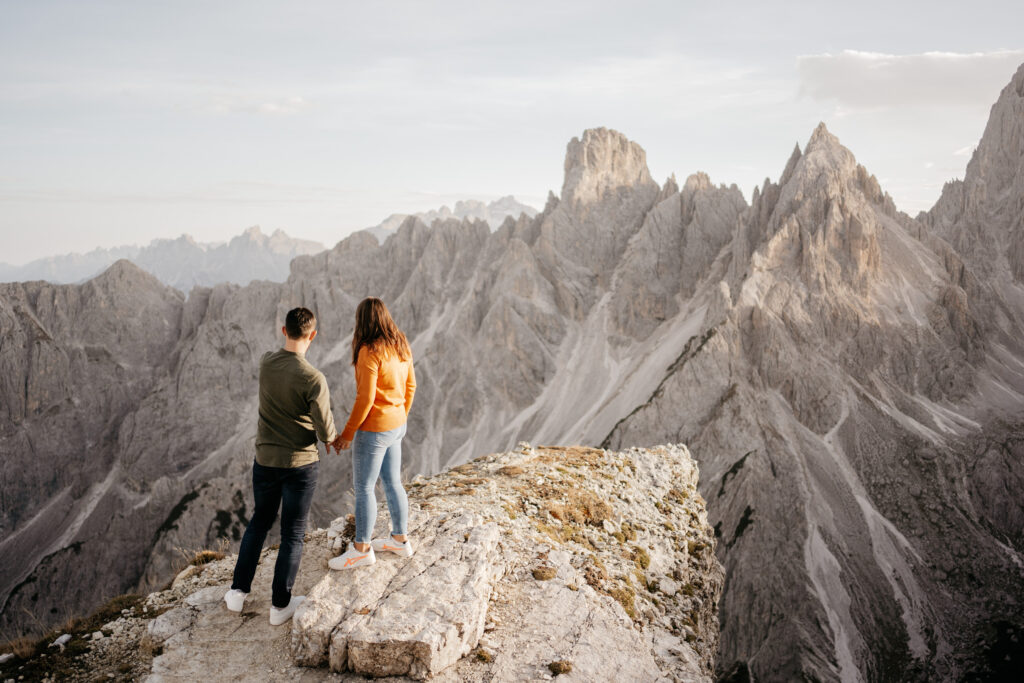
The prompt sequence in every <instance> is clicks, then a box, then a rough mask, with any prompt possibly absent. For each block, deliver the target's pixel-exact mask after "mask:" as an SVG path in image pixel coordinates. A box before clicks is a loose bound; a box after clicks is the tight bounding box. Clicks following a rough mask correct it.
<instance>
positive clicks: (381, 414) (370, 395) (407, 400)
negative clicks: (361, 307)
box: [342, 345, 416, 440]
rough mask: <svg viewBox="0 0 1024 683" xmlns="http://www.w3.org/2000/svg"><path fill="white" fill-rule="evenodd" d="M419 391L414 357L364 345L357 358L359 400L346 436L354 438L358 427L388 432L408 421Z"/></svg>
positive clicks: (349, 422)
mask: <svg viewBox="0 0 1024 683" xmlns="http://www.w3.org/2000/svg"><path fill="white" fill-rule="evenodd" d="M415 393H416V375H415V372H414V370H413V366H412V358H411V357H410V358H409V359H407V360H403V359H402V357H401V356H400V355H399V354H398V353H397V352H396V351H394V350H393V349H387V348H384V349H379V350H378V349H373V348H371V347H369V346H365V345H364V346H363V347H362V348H360V349H359V355H358V358H357V361H356V402H355V405H354V406H353V408H352V414H351V416H350V417H349V421H348V424H347V425H345V430H344V432H343V433H342V435H343V436H344V437H345V439H347V440H350V439H351V438H352V436H354V435H355V432H356V430H357V429H362V430H363V431H368V432H386V431H388V430H391V429H395V428H396V427H400V426H401V425H403V424H405V421H406V418H407V417H408V415H409V408H410V407H411V406H412V400H413V395H414V394H415Z"/></svg>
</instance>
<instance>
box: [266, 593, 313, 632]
mask: <svg viewBox="0 0 1024 683" xmlns="http://www.w3.org/2000/svg"><path fill="white" fill-rule="evenodd" d="M305 600H306V596H305V595H293V596H292V599H291V600H289V601H288V606H287V607H281V608H280V609H278V608H277V607H274V606H273V605H271V606H270V625H271V626H280V625H281V624H283V623H284V622H286V621H288V620H289V619H291V618H292V615H293V614H295V608H296V607H298V606H299V605H301V604H302V603H303V602H305Z"/></svg>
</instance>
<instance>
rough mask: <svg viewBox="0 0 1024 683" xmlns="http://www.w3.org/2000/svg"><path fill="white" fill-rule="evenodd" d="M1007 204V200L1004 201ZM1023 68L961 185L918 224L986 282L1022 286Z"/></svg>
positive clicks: (995, 109) (948, 188)
mask: <svg viewBox="0 0 1024 683" xmlns="http://www.w3.org/2000/svg"><path fill="white" fill-rule="evenodd" d="M1008 200H1009V201H1008ZM1022 210H1024V64H1021V65H1020V67H1019V68H1018V69H1017V71H1016V73H1015V74H1014V75H1013V77H1012V78H1011V80H1010V82H1009V83H1008V84H1007V85H1006V87H1004V88H1003V90H1002V92H1000V94H999V98H998V99H997V100H996V102H995V104H993V105H992V110H991V112H990V113H989V118H988V123H987V124H986V125H985V132H984V134H983V135H982V136H981V140H980V141H979V143H978V146H977V148H976V149H975V150H974V154H973V155H972V156H971V160H970V162H969V163H968V164H967V169H966V171H965V173H964V179H963V181H962V182H960V181H953V182H951V183H947V184H946V185H945V186H944V187H943V188H942V194H941V195H940V197H939V199H938V201H937V202H936V203H935V206H933V207H932V208H931V210H930V211H929V212H928V213H927V214H923V215H921V216H920V219H921V220H922V221H923V222H924V223H925V224H926V225H928V226H929V227H930V228H931V229H932V230H933V231H934V232H935V233H937V234H938V235H939V236H940V237H942V238H943V239H945V240H947V241H948V242H949V243H950V244H951V245H953V247H954V248H955V249H956V251H957V252H958V253H959V254H960V255H962V256H963V257H964V260H965V261H967V262H968V263H969V264H971V265H972V266H973V267H974V268H975V270H977V271H978V272H979V273H980V274H981V275H983V276H986V277H1000V275H1001V273H1002V272H1004V271H1009V272H1010V273H1011V274H1012V276H1013V278H1014V279H1015V280H1017V281H1018V282H1024V229H1022V228H1024V225H1022V222H1021V220H1022V219H1021V211H1022Z"/></svg>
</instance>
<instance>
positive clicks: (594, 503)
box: [544, 488, 612, 526]
mask: <svg viewBox="0 0 1024 683" xmlns="http://www.w3.org/2000/svg"><path fill="white" fill-rule="evenodd" d="M565 493H566V496H565V498H564V499H563V500H562V501H558V502H555V501H551V502H548V503H545V506H544V507H545V509H546V510H547V511H548V512H550V513H551V516H552V517H554V518H556V519H558V520H559V521H562V522H572V523H573V524H590V525H593V526H597V525H600V524H601V523H602V522H604V520H606V519H610V518H611V516H612V507H611V505H609V504H608V503H607V502H605V501H604V500H602V499H601V498H599V497H598V496H597V494H595V493H592V492H590V491H587V490H581V489H576V488H572V489H569V490H567V491H566V492H565Z"/></svg>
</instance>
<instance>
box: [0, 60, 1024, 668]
mask: <svg viewBox="0 0 1024 683" xmlns="http://www.w3.org/2000/svg"><path fill="white" fill-rule="evenodd" d="M1021 78H1022V76H1021V72H1018V74H1017V76H1015V77H1014V81H1013V82H1012V83H1011V84H1010V86H1008V88H1007V90H1005V91H1004V93H1003V95H1002V96H1001V98H1000V101H999V103H997V105H996V107H994V108H993V121H998V123H996V124H993V123H991V122H990V124H989V127H988V129H987V130H986V133H985V137H984V138H983V140H982V142H981V144H980V145H979V151H978V153H977V154H976V155H975V158H974V159H973V160H972V162H971V165H970V166H969V168H968V173H967V176H966V178H965V181H964V183H963V184H962V188H963V190H962V191H963V192H964V193H965V194H963V195H962V197H961V196H960V195H957V193H958V192H961V190H959V189H957V188H958V187H961V186H959V185H956V184H954V185H953V186H951V188H947V191H946V192H945V193H944V195H943V198H942V199H941V200H940V201H939V203H938V204H937V205H936V207H935V209H933V210H932V212H930V213H929V214H927V215H924V216H922V217H919V218H918V219H913V218H910V217H909V216H907V215H905V214H903V213H901V212H899V211H898V210H897V209H896V207H895V206H894V205H893V202H892V200H891V199H890V198H889V196H888V195H887V194H886V193H885V192H884V190H883V188H881V187H880V185H879V183H878V182H877V180H876V179H875V178H874V177H873V176H872V175H871V174H870V173H869V172H868V171H867V170H866V169H864V168H863V167H861V166H859V165H858V164H857V162H856V160H855V158H854V156H853V154H852V153H851V152H850V150H848V149H846V148H845V147H843V146H842V144H840V142H839V141H838V140H837V139H836V138H835V136H833V135H832V134H831V133H829V131H828V130H827V129H826V128H825V126H824V125H821V126H819V127H818V128H817V129H815V130H814V131H813V133H812V134H811V136H810V138H809V140H808V141H807V143H806V144H805V145H804V146H803V148H802V149H801V148H800V147H797V149H796V150H794V152H793V154H792V155H791V157H790V159H789V161H788V162H787V163H786V164H784V165H782V164H780V166H782V172H781V175H780V177H779V179H778V181H777V182H771V181H766V182H765V184H764V185H763V186H762V187H760V188H758V189H757V190H756V191H755V193H754V195H753V198H752V201H751V203H750V204H749V205H748V204H747V202H746V200H745V199H744V197H743V196H742V194H741V193H740V192H739V190H737V189H736V188H735V187H727V186H723V185H714V184H713V183H712V182H711V180H710V179H709V178H708V177H707V176H705V175H703V174H699V173H697V174H694V175H692V176H690V177H689V178H687V180H686V181H685V182H684V183H683V185H682V187H680V186H679V185H678V183H677V182H676V181H675V180H674V179H670V180H669V181H667V182H666V183H665V184H664V185H663V186H660V187H659V185H658V184H656V183H655V182H654V181H653V180H652V179H651V177H650V174H649V172H648V171H647V169H646V163H645V158H644V153H643V150H642V149H641V148H640V147H639V146H638V145H637V144H636V143H634V142H631V141H629V140H628V139H627V138H626V137H625V136H623V135H621V134H619V133H617V132H615V131H611V130H606V129H596V130H591V131H585V132H584V134H583V135H582V136H581V138H579V139H574V140H573V141H571V142H570V143H569V146H568V150H567V156H566V165H565V169H566V175H565V183H564V185H563V188H562V194H561V197H556V196H554V195H551V196H550V197H549V200H548V202H547V205H546V206H545V207H544V210H543V211H541V212H540V213H539V214H538V215H537V216H536V217H533V218H531V217H528V216H525V215H521V216H520V217H519V218H518V219H511V218H510V219H508V220H506V221H505V223H504V224H503V225H502V226H501V228H500V229H498V230H497V231H494V232H492V231H491V229H490V226H488V225H487V224H486V223H485V222H484V221H479V220H478V221H473V220H463V221H458V220H441V221H435V222H434V223H433V225H432V226H427V225H425V224H423V222H422V221H420V220H418V219H416V218H415V217H413V218H409V219H407V220H406V221H405V222H404V223H402V225H401V227H400V228H398V230H397V231H396V232H395V233H394V234H393V235H391V236H390V237H388V238H387V239H386V240H385V241H384V242H383V243H382V244H381V243H379V242H378V241H377V239H376V238H374V237H373V236H372V235H369V234H367V233H365V232H362V233H357V234H355V235H353V236H351V237H349V238H347V239H345V240H343V241H341V242H340V243H339V244H338V245H337V246H336V247H334V248H333V249H331V250H329V251H325V252H321V253H318V254H315V255H310V256H303V257H299V258H296V259H295V260H294V261H293V262H292V265H291V275H290V277H289V279H288V281H287V282H285V283H284V284H271V283H258V284H253V285H250V286H248V287H237V286H218V287H215V288H213V289H207V290H197V291H196V292H194V293H192V294H191V295H190V296H189V297H188V299H187V300H183V299H182V297H181V296H180V295H177V296H176V295H175V294H174V293H173V292H170V291H168V290H166V288H161V287H162V286H161V285H159V283H157V282H155V281H149V280H146V281H145V282H143V281H142V280H140V281H139V282H137V283H135V284H134V285H133V286H131V287H126V290H127V289H130V290H131V294H130V296H131V297H143V298H144V299H145V300H146V301H147V302H148V301H150V300H152V301H153V302H156V303H147V305H146V307H145V308H146V310H147V311H150V312H149V313H147V314H146V315H148V316H151V317H154V319H153V320H150V321H149V323H148V326H147V328H143V329H144V330H145V331H144V332H139V329H140V328H139V325H143V324H144V323H142V322H138V323H137V322H136V321H135V320H133V318H132V317H131V316H123V317H118V316H114V319H113V320H112V321H111V322H110V323H109V324H108V325H107V327H106V328H104V329H107V328H110V325H113V328H112V329H115V330H116V333H110V334H108V335H106V336H103V335H100V334H98V333H96V332H95V331H93V329H92V328H91V327H89V324H90V323H88V322H86V321H88V320H95V319H96V318H95V316H96V315H98V312H99V311H103V310H106V309H105V308H104V307H110V306H111V305H113V304H111V303H109V302H107V301H105V300H103V299H94V298H89V297H87V296H86V294H85V292H86V291H87V290H86V289H85V288H88V287H94V288H95V287H96V285H94V284H92V283H90V284H86V285H82V286H80V287H66V288H60V287H54V286H49V285H39V284H35V285H7V286H4V288H3V289H0V300H2V302H3V303H2V306H0V325H2V326H3V334H4V336H3V339H4V346H3V347H0V363H2V364H3V367H4V369H5V373H4V377H3V378H2V379H0V382H3V383H2V384H0V388H2V390H3V392H4V393H3V406H4V410H5V413H4V415H5V417H4V418H3V419H4V421H3V423H2V424H0V429H2V430H3V432H2V433H3V436H4V441H3V444H4V446H3V449H4V452H3V460H2V462H3V465H2V466H3V468H4V469H3V470H2V471H3V477H4V482H5V484H4V488H3V492H4V493H3V495H4V496H5V498H4V508H3V520H4V524H5V525H6V526H5V528H4V535H3V536H2V540H0V551H2V552H0V557H2V558H3V559H2V560H0V561H2V562H4V563H6V564H5V566H4V567H3V572H2V576H3V577H4V579H5V581H6V584H5V585H4V586H3V593H2V595H5V596H7V597H6V599H5V603H4V611H3V613H2V620H3V622H2V623H3V626H4V628H5V629H15V628H17V627H20V626H23V625H24V624H25V622H24V621H23V617H22V616H21V615H22V614H24V612H23V610H22V609H21V608H22V607H32V608H33V609H35V610H36V613H39V614H43V615H46V614H47V613H48V610H50V609H51V608H53V607H54V606H55V604H56V603H55V602H54V601H55V600H56V598H55V597H54V591H52V590H50V589H48V588H47V587H52V586H57V585H61V586H68V585H75V586H77V585H86V584H82V583H79V582H82V581H85V580H88V581H91V583H89V584H88V585H90V586H94V587H95V588H94V589H93V590H91V591H89V592H78V593H76V595H79V596H81V597H79V598H77V599H79V600H80V604H81V606H82V607H85V606H86V603H88V602H89V601H90V600H92V599H93V593H96V594H97V596H98V595H99V594H100V593H103V592H106V593H108V594H109V593H113V592H116V591H119V590H125V589H127V588H131V587H133V586H135V585H136V584H139V583H144V584H145V583H147V582H148V583H150V584H152V583H156V582H159V581H161V580H165V579H166V577H168V576H169V575H170V573H171V571H172V569H173V567H172V565H173V562H174V558H175V551H174V549H175V548H177V547H185V548H195V547H199V546H204V545H215V544H216V543H217V542H218V540H219V539H225V540H226V542H227V543H229V544H234V543H235V542H236V540H237V537H238V534H239V531H240V529H241V528H242V527H243V526H244V520H245V519H246V515H247V514H248V510H249V505H250V503H249V495H250V494H249V489H248V480H247V477H248V468H249V466H250V463H251V458H252V439H253V436H254V433H255V409H256V406H255V400H254V396H255V393H256V391H255V389H256V375H255V368H256V363H257V359H258V358H259V356H260V355H261V354H262V353H263V352H264V351H266V350H268V349H271V348H274V347H275V346H276V345H277V344H278V343H279V341H278V338H277V336H276V335H277V332H276V330H278V329H279V328H280V325H281V321H282V319H283V316H284V313H285V312H286V311H287V310H288V309H289V308H291V307H293V306H296V305H305V306H308V307H310V308H312V309H313V310H314V311H316V313H317V315H318V317H319V320H320V323H319V324H320V335H319V336H318V337H317V340H316V341H315V342H314V344H313V346H312V347H311V349H310V353H309V357H310V360H311V361H312V362H313V364H314V365H316V366H318V367H320V368H321V369H322V370H323V371H324V372H325V374H326V375H327V378H328V380H329V382H330V383H331V387H332V391H333V396H334V403H335V411H336V413H337V416H338V417H339V418H343V417H344V414H345V412H346V411H347V409H348V407H349V406H350V405H351V402H352V400H353V398H354V387H353V382H352V379H351V377H352V370H351V366H350V347H349V344H350V339H351V337H350V334H351V329H352V318H353V313H354V310H355V306H356V304H357V303H358V302H359V300H360V299H361V298H363V297H364V296H367V295H373V296H380V297H382V298H384V300H385V301H387V303H388V305H389V307H390V308H391V310H392V312H393V313H394V315H395V317H396V320H397V321H398V322H399V324H400V325H401V327H402V328H403V329H404V330H405V331H406V333H407V334H408V335H409V338H410V339H411V340H412V345H413V350H414V354H415V358H416V367H417V378H418V379H419V389H418V391H417V397H416V405H415V406H414V407H413V410H412V414H411V416H410V429H409V435H408V437H407V440H406V442H405V447H404V449H403V450H404V458H405V463H406V469H407V471H408V473H409V474H410V475H413V474H416V473H433V472H437V471H439V470H441V469H444V468H446V467H450V466H453V465H459V464H461V463H464V462H466V461H467V460H469V459H470V458H472V457H476V456H477V455H479V454H481V453H489V452H499V451H503V450H507V449H508V448H510V447H511V446H512V445H514V444H515V443H517V442H518V441H521V440H525V441H529V442H531V443H534V444H552V443H559V444H572V443H579V444H586V445H591V446H600V447H606V448H609V449H614V450H621V449H625V448H629V447H633V446H638V447H650V446H654V445H657V444H664V443H686V444H688V445H689V447H690V449H691V451H692V453H693V455H694V457H695V458H696V460H697V461H698V462H699V463H700V468H701V473H702V476H701V482H700V490H701V493H702V494H703V496H704V498H706V499H707V501H708V512H709V518H710V522H711V524H712V526H713V527H714V528H715V529H716V530H717V534H718V539H717V553H718V557H719V558H720V559H721V561H722V563H723V564H724V566H725V568H726V584H725V589H724V592H723V595H722V603H721V611H720V619H721V647H720V655H719V661H718V667H719V669H720V671H721V673H723V674H725V675H729V676H732V675H735V676H738V677H742V676H743V675H745V674H747V673H749V674H752V675H753V676H754V677H755V678H758V679H762V680H788V679H793V678H800V677H806V678H810V679H820V680H893V679H910V680H913V679H949V678H959V677H970V676H986V675H998V674H1000V673H1002V672H1003V671H1004V669H1001V668H1000V667H1011V669H1009V670H1013V667H1018V666H1020V662H1019V661H1018V660H1016V659H1014V657H1018V656H1019V655H1017V654H1015V652H1016V651H1015V650H1014V649H1013V648H1009V647H1008V645H1007V644H1008V643H1012V642H1013V640H1012V638H1014V637H1019V634H1020V629H1021V628H1024V624H1022V618H1021V616H1020V615H1021V614H1022V613H1024V610H1021V608H1020V602H1021V599H1022V595H1024V580H1022V574H1021V570H1020V567H1021V566H1022V562H1024V558H1022V557H1021V544H1022V542H1024V539H1022V537H1021V529H1022V528H1024V524H1022V522H1024V507H1022V505H1024V502H1022V501H1024V499H1022V498H1021V497H1020V496H1019V495H1018V493H1017V492H1018V491H1019V490H1020V489H1021V485H1022V484H1024V465H1022V459H1021V458H1022V449H1024V445H1022V444H1024V422H1022V420H1021V418H1020V416H1021V414H1022V407H1024V323H1022V321H1024V290H1022V285H1021V281H1020V277H1019V270H1015V268H1017V267H1018V266H1019V265H1020V264H1021V263H1022V261H1021V259H1020V258H1019V257H1018V256H1016V255H1015V254H1017V253H1018V252H1017V251H1015V249H1017V247H1016V246H1015V245H1019V244H1020V243H1021V240H1020V235H1021V231H1020V226H1021V221H1022V220H1024V218H1022V217H1024V207H1022V205H1021V201H1022V200H1021V196H1022V193H1021V192H1019V191H1016V190H1013V189H1012V188H1015V187H1016V188H1019V183H1020V175H1019V174H1020V169H1021V168H1022V159H1024V148H1022V147H1021V146H1020V139H1021V136H1020V135H1016V137H1014V135H1015V134H1014V131H1020V129H1021V116H1022V115H1021V109H1020V93H1021V87H1020V83H1021ZM1015 145H1016V146H1015ZM1015 183H1016V185H1015ZM968 188H973V189H970V192H969V193H968V192H967V189H968ZM972 207H974V208H972ZM1014 264H1016V265H1014ZM122 270H125V269H124V268H122ZM111 286H112V285H111ZM118 291H120V290H118ZM119 296H123V297H129V294H128V293H122V294H120V295H119ZM65 300H67V301H69V302H70V301H74V302H80V303H76V304H75V305H76V306H79V307H81V310H82V311H83V313H82V314H80V315H78V316H77V317H73V316H70V315H69V314H68V313H67V312H66V307H67V306H69V305H70V304H65V303H64V302H65ZM125 300H127V301H130V302H133V301H135V299H132V298H127V299H125ZM118 301H120V299H118ZM117 305H121V304H117ZM136 309H137V310H142V307H141V304H140V305H136ZM75 310H79V309H75ZM117 310H119V311H120V309H117ZM164 321H166V322H164ZM149 327H152V328H154V329H152V330H150V329H148V328H149ZM8 339H12V340H15V341H13V342H11V343H8V342H7V340H8ZM124 344H131V345H134V346H135V347H136V348H133V349H124V348H122V346H123V345H124ZM8 377H10V378H12V379H8ZM112 387H113V388H112ZM104 392H106V393H104ZM107 395H109V398H104V397H106V396H107ZM76 401H77V403H76ZM101 406H102V407H101ZM54 426H56V427H57V429H56V430H55V429H54ZM68 461H72V462H74V463H75V465H74V466H76V467H79V468H80V469H79V470H75V471H76V472H78V474H76V475H75V476H74V477H69V478H68V479H67V480H65V479H63V478H62V477H65V476H67V475H65V474H52V473H54V472H55V471H57V470H60V468H61V467H63V463H65V462H68ZM34 463H47V465H46V466H45V467H41V466H39V465H37V464H34ZM48 475H49V478H48ZM350 486H351V482H350V478H349V465H348V460H347V456H344V457H341V458H339V457H337V456H334V455H332V456H327V457H325V460H324V469H323V470H322V471H321V477H320V486H319V487H318V493H317V498H316V500H315V502H314V517H315V521H319V522H326V521H327V520H329V519H332V518H334V517H336V516H338V515H339V514H341V513H343V512H346V511H347V510H348V509H349V506H350V502H349V500H350V499H349V497H348V496H349V493H348V491H349V488H350ZM8 491H17V492H19V493H17V494H8V493H7V492H8ZM14 495H17V498H13V496H14ZM7 496H11V497H7ZM8 500H10V501H11V502H10V503H8V502H7V501H8ZM111 539H115V540H116V542H112V541H111ZM11 550H14V551H16V552H10V551H11ZM83 564H84V565H85V566H88V567H92V569H90V570H87V571H86V572H85V573H84V574H83V569H82V567H83ZM65 595H66V593H65ZM97 599H98V598H97ZM1007 658H1009V659H1007Z"/></svg>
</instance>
